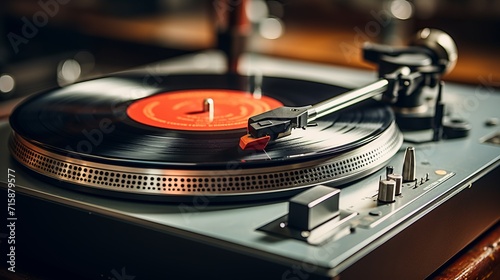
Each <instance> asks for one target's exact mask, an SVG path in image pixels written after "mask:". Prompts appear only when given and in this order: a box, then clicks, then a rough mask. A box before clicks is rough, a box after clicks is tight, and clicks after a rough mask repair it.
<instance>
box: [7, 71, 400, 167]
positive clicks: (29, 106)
mask: <svg viewBox="0 0 500 280" xmlns="http://www.w3.org/2000/svg"><path fill="white" fill-rule="evenodd" d="M261 79H262V81H261V84H259V85H255V83H254V79H253V78H252V77H243V76H229V75H170V76H161V77H155V78H154V79H153V78H151V79H150V80H148V79H146V78H145V76H142V75H121V76H113V77H105V78H101V79H96V80H90V81H86V82H81V83H78V84H74V85H70V86H67V87H65V88H61V89H56V90H52V91H48V92H45V93H42V94H39V95H37V96H35V97H34V98H31V99H30V100H29V101H27V102H25V103H23V104H22V105H21V106H19V107H18V108H17V109H16V110H15V112H14V113H13V114H12V116H11V119H10V121H11V126H12V128H13V130H14V131H15V132H16V133H17V134H18V135H20V136H21V137H23V138H24V139H26V140H28V141H30V142H32V143H36V144H37V145H42V146H44V148H46V149H50V150H51V151H53V152H56V153H58V154H62V155H66V156H68V157H77V158H93V159H95V160H97V161H104V162H109V161H119V162H121V163H122V164H126V165H133V166H136V165H140V166H150V165H161V166H170V167H182V168H187V169H190V168H203V167H216V166H221V167H223V168H225V167H226V165H227V163H228V162H234V161H237V162H240V163H243V165H245V164H247V165H254V164H264V165H273V164H275V163H276V164H282V163H283V161H287V160H288V161H296V160H307V159H309V158H314V157H318V156H321V155H324V154H334V153H339V152H343V151H346V150H350V149H353V148H355V147H358V146H360V145H362V144H364V143H366V142H367V141H370V139H372V138H373V137H377V135H378V134H380V133H381V132H382V131H384V130H385V129H386V128H387V127H388V126H389V125H390V124H391V123H392V121H393V116H392V113H391V111H390V110H389V109H388V108H386V107H384V106H363V107H362V108H361V109H360V108H354V109H351V110H346V111H344V112H341V113H337V114H332V115H329V116H326V117H323V118H320V119H318V120H317V121H316V123H315V125H314V126H311V127H308V128H307V129H305V130H301V129H297V130H294V131H293V133H292V135H291V136H288V137H284V138H282V139H278V140H277V141H275V142H273V143H270V145H269V146H268V147H267V148H266V150H265V152H255V151H250V152H247V151H241V149H239V148H238V141H239V138H240V137H241V136H243V135H244V134H245V133H246V130H245V129H228V130H219V131H190V130H175V129H164V128H158V127H154V126H150V125H145V124H142V123H139V122H137V121H135V120H133V119H131V118H130V117H129V116H128V115H127V113H126V110H127V108H128V107H129V106H130V105H131V104H133V102H134V101H136V100H140V99H143V98H147V97H149V96H152V95H155V94H168V93H169V92H175V91H178V90H186V89H235V90H241V91H244V92H252V91H255V89H256V87H259V90H260V91H262V94H263V95H264V96H268V97H271V98H273V99H276V100H279V101H280V102H281V103H283V104H284V105H286V106H304V105H311V104H314V103H317V102H320V101H323V100H325V99H328V98H330V97H332V96H335V95H337V94H339V93H341V92H344V91H346V89H344V88H341V87H337V86H333V85H326V84H321V83H315V82H309V81H301V80H294V79H286V78H275V77H263V78H261ZM215 106H217V104H215Z"/></svg>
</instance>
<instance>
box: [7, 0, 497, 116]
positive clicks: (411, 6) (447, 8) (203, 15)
mask: <svg viewBox="0 0 500 280" xmlns="http://www.w3.org/2000/svg"><path fill="white" fill-rule="evenodd" d="M228 14H231V15H234V14H236V15H238V17H237V18H236V19H235V18H233V17H232V16H228ZM499 24H500V1H497V0H474V1H473V0H412V1H407V0H379V1H373V0H372V1H368V0H350V1H348V0H143V1H136V0H15V1H14V0H2V1H1V3H0V102H1V103H3V104H6V103H8V102H10V101H12V100H16V99H19V98H22V97H23V96H26V95H28V94H31V93H34V92H38V91H41V90H44V89H47V88H52V87H55V86H58V85H65V84H69V83H73V82H75V81H78V80H81V79H87V78H91V77H95V76H99V75H103V74H106V73H110V72H114V71H120V70H124V69H128V68H131V67H136V66H140V65H144V64H147V63H152V62H156V61H160V60H165V59H168V58H172V57H175V56H178V55H182V54H189V53H194V52H199V51H203V50H207V49H213V48H221V47H222V48H223V49H224V46H221V42H222V43H223V44H225V45H226V48H227V46H228V44H227V42H226V43H224V42H225V40H226V41H227V38H235V37H238V38H239V37H241V38H245V40H239V41H238V42H239V43H238V46H237V49H238V51H237V52H236V53H238V52H253V53H260V54H266V55H272V56H276V57H283V58H291V59H299V60H305V61H313V62H317V63H322V64H333V65H344V66H347V67H359V68H365V69H374V68H373V66H372V65H370V64H368V63H365V62H363V61H362V58H361V52H360V47H361V45H362V43H363V42H365V41H372V42H379V43H385V44H391V45H404V44H406V41H407V40H408V38H409V37H410V36H412V35H413V34H415V32H416V30H418V29H421V28H423V27H433V28H439V29H442V30H444V31H445V32H447V33H449V34H450V35H451V36H452V37H453V38H454V39H455V40H456V42H457V45H458V51H459V59H458V64H457V67H456V68H455V70H454V71H453V72H452V73H451V74H449V75H448V76H447V77H446V79H447V80H450V81H454V82H461V83H467V84H476V85H481V86H487V87H492V88H493V87H499V86H500V74H499V71H498V69H499V67H498V65H499V63H500V55H498V54H497V50H498V47H499V46H500V28H499V26H500V25H499ZM228 36H229V37H228ZM223 44H222V45H223ZM230 49H234V46H230ZM226 51H227V50H226ZM229 51H231V50H229ZM2 110H4V111H3V113H4V114H5V109H2Z"/></svg>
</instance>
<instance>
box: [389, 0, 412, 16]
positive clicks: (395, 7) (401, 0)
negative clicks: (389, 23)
mask: <svg viewBox="0 0 500 280" xmlns="http://www.w3.org/2000/svg"><path fill="white" fill-rule="evenodd" d="M389 10H390V11H391V13H392V15H393V16H394V17H395V18H397V19H401V20H406V19H409V18H410V17H411V16H412V15H413V6H412V4H411V3H410V2H408V1H406V0H395V1H392V2H391V4H390V6H389Z"/></svg>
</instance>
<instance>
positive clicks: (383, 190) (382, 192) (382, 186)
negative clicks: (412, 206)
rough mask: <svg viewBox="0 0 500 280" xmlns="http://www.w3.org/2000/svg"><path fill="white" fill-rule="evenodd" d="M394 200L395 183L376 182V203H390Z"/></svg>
mask: <svg viewBox="0 0 500 280" xmlns="http://www.w3.org/2000/svg"><path fill="white" fill-rule="evenodd" d="M395 200H396V181H394V180H380V181H379V182H378V201H380V202H383V203H390V202H394V201H395Z"/></svg>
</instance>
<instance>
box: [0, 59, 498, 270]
mask: <svg viewBox="0 0 500 280" xmlns="http://www.w3.org/2000/svg"><path fill="white" fill-rule="evenodd" d="M223 65H224V63H223V60H222V57H221V56H220V54H218V53H211V52H208V53H203V54H198V55H195V56H188V57H182V58H179V59H176V60H172V61H168V62H162V63H158V64H155V65H150V66H147V67H145V69H146V70H147V71H150V73H151V79H154V77H155V74H157V73H170V72H172V73H174V72H175V73H179V72H186V73H188V72H193V71H196V72H200V73H204V72H223V71H224V67H223ZM256 71H258V72H260V73H261V74H264V75H271V76H283V77H291V78H301V79H307V80H312V81H318V82H324V83H332V84H336V85H341V86H346V87H356V86H359V85H362V84H367V83H368V82H370V81H372V80H373V79H375V78H376V77H375V74H374V73H371V72H365V71H359V70H352V69H344V68H339V67H331V66H325V65H314V64H308V63H302V62H292V61H287V60H280V59H273V58H267V57H261V56H247V57H246V58H244V59H243V61H242V69H241V72H242V73H243V74H255V73H256ZM486 78H487V77H486ZM444 102H445V103H446V105H447V109H448V110H449V112H450V113H451V115H452V116H455V117H459V118H462V119H466V120H467V121H469V122H470V124H471V126H472V130H471V132H470V135H469V136H468V137H466V138H461V139H450V140H441V141H438V142H423V143H420V144H419V143H408V142H404V143H403V146H402V147H401V149H400V151H399V152H398V153H397V154H396V155H395V156H394V157H393V158H392V159H391V160H390V162H389V163H388V165H391V166H394V169H395V170H396V171H398V172H400V170H401V168H402V164H403V153H404V149H405V148H406V147H408V146H413V147H414V148H415V150H416V159H417V161H416V163H417V167H416V170H417V183H416V185H415V184H414V183H407V184H405V185H404V186H403V191H402V194H401V195H400V196H397V197H396V200H395V202H393V203H387V204H381V203H378V202H377V192H378V181H379V177H380V176H385V170H384V169H381V170H379V171H378V172H374V173H373V174H371V175H369V176H367V177H365V178H363V179H361V180H358V181H356V182H354V183H351V184H348V185H343V186H333V187H339V188H340V190H341V191H340V209H341V210H347V211H350V212H354V213H356V215H355V217H354V218H352V219H351V220H350V221H349V225H350V231H349V232H347V233H345V234H342V235H338V236H332V237H331V238H329V239H326V240H324V241H323V242H321V243H320V244H309V243H307V242H305V241H303V240H297V239H292V238H286V237H283V236H279V235H274V234H270V233H267V232H264V231H261V230H259V228H261V227H262V226H264V225H266V224H268V223H270V222H272V221H273V220H276V219H278V218H280V217H282V216H283V215H286V214H287V211H288V201H286V200H279V201H263V202H255V203H232V204H217V203H212V202H211V201H210V197H203V196H201V197H197V198H194V199H193V201H192V203H178V204H176V203H158V202H140V201H131V200H124V199H114V198H108V197H103V196H97V195H92V194H85V193H81V192H77V191H73V190H71V189H70V188H60V187H56V186H53V185H51V184H49V183H47V182H45V181H44V180H43V179H42V178H41V177H40V176H34V175H33V173H32V172H29V171H28V170H26V169H25V168H23V167H22V166H21V165H19V164H18V163H17V162H16V161H15V160H14V159H12V158H11V157H10V156H9V151H8V136H9V135H10V133H11V132H10V127H9V125H8V123H6V122H4V123H2V124H1V125H0V131H1V132H0V135H1V138H0V149H1V150H0V155H1V160H0V167H1V168H0V170H2V172H1V174H0V181H1V186H2V189H3V190H5V189H6V188H7V183H6V182H7V170H8V169H9V168H10V169H13V170H15V178H16V186H15V190H16V197H17V204H16V207H17V209H16V211H17V213H18V214H17V217H18V225H19V226H18V227H17V229H16V234H17V235H18V236H19V237H18V239H17V243H18V244H19V245H18V251H17V253H16V254H17V255H18V261H17V266H18V267H19V268H20V269H23V268H24V269H25V270H29V269H30V267H31V266H36V265H35V262H37V260H40V262H47V263H49V264H51V265H53V266H54V267H56V268H57V267H59V268H60V269H61V270H60V271H59V272H57V271H54V275H56V276H64V275H58V273H61V274H64V273H65V271H81V273H79V274H80V275H83V276H85V277H88V278H90V279H113V277H114V278H115V279H118V278H116V277H117V276H116V275H117V273H118V274H120V275H122V276H124V275H126V276H127V277H129V278H124V279H185V278H188V279H189V278H194V277H198V278H199V277H206V278H208V279H215V278H219V279H221V278H230V279H247V278H248V279H315V278H321V279H323V278H326V279H328V278H335V277H340V279H366V278H368V279H422V278H425V277H427V276H428V275H429V274H431V273H432V272H433V271H435V270H436V269H437V268H439V267H440V266H441V265H443V264H444V263H445V262H446V261H447V260H448V259H449V258H451V257H452V256H453V255H454V254H456V253H457V252H458V251H459V250H461V249H462V248H463V247H464V246H466V245H467V244H468V243H469V242H470V241H472V240H473V239H474V238H476V237H477V236H479V235H480V234H481V233H482V232H484V231H485V230H486V229H487V228H488V227H490V226H491V225H493V224H495V223H496V222H497V221H498V220H499V218H500V188H499V186H498V180H499V179H500V171H499V168H498V165H499V163H500V144H499V140H498V139H499V138H500V126H495V125H493V124H490V125H487V124H486V123H487V122H488V121H489V120H491V119H492V118H500V109H499V108H500V94H499V93H498V92H495V90H494V89H492V88H489V87H487V86H481V85H478V86H465V85H458V84H451V83H450V84H447V85H446V87H445V91H444ZM404 136H405V138H406V139H413V140H415V139H417V140H425V139H427V138H430V134H429V131H423V132H409V133H404ZM495 136H496V138H495ZM495 143H496V144H495ZM426 176H428V180H426V179H424V180H422V179H423V178H425V177H426ZM2 193H4V195H3V197H6V195H5V191H3V192H2ZM2 212H5V211H2ZM2 215H5V214H2ZM2 220H3V221H5V220H6V219H5V218H4V219H2ZM3 245H4V244H2V256H4V255H5V254H6V251H5V248H4V247H3ZM27 250H28V251H27ZM132 277H134V278H132ZM214 277H215V278H214Z"/></svg>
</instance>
